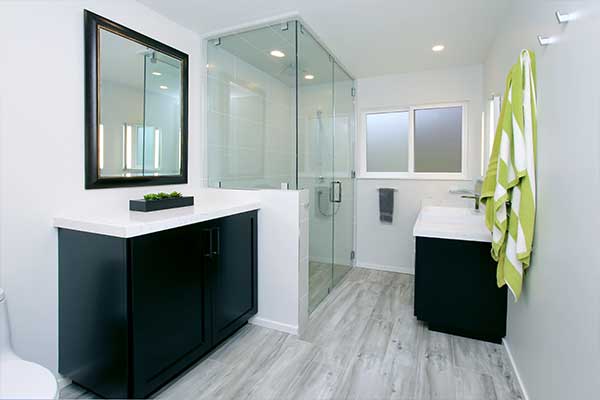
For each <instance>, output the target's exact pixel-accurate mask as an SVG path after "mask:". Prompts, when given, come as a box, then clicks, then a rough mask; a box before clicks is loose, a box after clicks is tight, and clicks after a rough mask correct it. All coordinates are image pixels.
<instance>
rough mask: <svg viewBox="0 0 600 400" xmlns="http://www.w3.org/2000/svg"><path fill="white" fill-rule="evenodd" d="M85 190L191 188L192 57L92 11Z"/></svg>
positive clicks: (87, 65)
mask: <svg viewBox="0 0 600 400" xmlns="http://www.w3.org/2000/svg"><path fill="white" fill-rule="evenodd" d="M84 24H85V187H86V189H100V188H112V187H126V186H150V185H166V184H178V183H187V174H188V157H187V153H188V55H187V54H185V53H183V52H181V51H179V50H176V49H174V48H172V47H170V46H167V45H165V44H163V43H160V42H158V41H156V40H154V39H151V38H149V37H147V36H145V35H142V34H141V33H138V32H136V31H133V30H131V29H129V28H126V27H124V26H122V25H120V24H117V23H116V22H113V21H110V20H108V19H106V18H104V17H101V16H99V15H97V14H94V13H92V12H90V11H88V10H85V11H84Z"/></svg>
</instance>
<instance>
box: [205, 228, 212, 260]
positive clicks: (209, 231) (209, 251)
mask: <svg viewBox="0 0 600 400" xmlns="http://www.w3.org/2000/svg"><path fill="white" fill-rule="evenodd" d="M203 232H204V233H205V234H208V252H207V253H205V254H204V257H208V258H211V257H212V253H213V250H212V248H213V238H212V229H204V230H203ZM203 242H204V241H203ZM204 243H205V244H206V242H204Z"/></svg>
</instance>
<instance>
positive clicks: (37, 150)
mask: <svg viewBox="0 0 600 400" xmlns="http://www.w3.org/2000/svg"><path fill="white" fill-rule="evenodd" d="M84 8H88V9H90V10H91V11H93V12H96V13H98V14H100V15H103V16H105V17H107V18H109V19H112V20H115V21H117V22H119V23H122V24H124V25H125V26H128V27H129V28H132V29H134V30H137V31H139V32H142V33H144V34H146V35H148V36H150V37H153V38H155V39H157V40H159V41H161V42H164V43H166V44H168V45H171V46H173V47H175V48H177V49H179V50H182V51H184V52H186V53H187V54H189V57H190V58H189V62H190V72H189V73H190V75H189V88H190V94H189V95H190V97H189V154H190V158H189V184H187V185H178V186H172V187H164V186H163V187H161V190H163V189H166V190H175V189H176V190H178V191H182V192H184V193H185V192H190V191H192V190H194V189H196V188H200V187H203V186H205V184H206V182H205V180H204V172H205V168H204V150H203V149H204V147H203V145H202V141H203V140H202V138H201V135H200V132H201V131H202V126H201V125H202V120H201V118H202V117H201V115H202V110H203V104H202V96H201V94H202V91H203V90H204V86H203V85H204V81H203V78H202V74H203V71H204V65H205V64H206V62H205V61H204V56H203V53H202V41H201V39H200V38H199V37H198V36H197V35H196V34H194V33H192V32H191V31H189V30H187V29H184V28H182V27H180V26H179V25H177V24H175V23H173V22H171V21H170V20H168V19H166V18H164V17H162V16H160V15H158V14H157V13H155V12H153V11H151V10H149V9H148V8H146V7H145V6H142V5H140V4H138V3H136V2H133V1H126V0H114V1H109V0H105V1H99V0H98V1H94V0H89V1H83V0H82V1H76V0H73V1H58V2H57V1H40V2H33V1H27V2H21V1H11V2H1V3H0V48H1V49H2V52H3V53H4V56H3V57H2V62H0V206H1V207H0V213H1V214H0V221H1V224H0V284H1V285H2V287H3V288H4V289H5V290H6V294H7V296H8V297H7V298H8V305H9V313H10V317H11V324H12V329H13V341H14V346H15V348H16V351H17V352H18V353H19V355H21V356H22V357H24V358H26V359H29V360H32V361H35V362H38V363H40V364H42V365H44V366H46V367H48V368H50V369H51V370H52V371H54V372H56V371H57V353H58V351H57V346H58V332H57V323H58V319H57V318H58V316H57V308H58V305H57V272H58V271H57V234H56V230H55V229H54V228H53V227H52V217H53V216H54V215H56V214H58V213H59V212H60V211H61V210H65V209H68V208H70V207H74V206H78V207H84V208H88V209H89V210H91V211H93V210H94V209H95V208H97V207H127V200H128V199H130V198H135V197H137V196H140V195H141V194H142V193H145V192H148V191H150V190H153V188H148V187H146V188H137V189H135V188H134V189H104V190H88V191H86V190H84V112H83V111H84V109H83V108H84V87H83V82H84V76H83V74H84V59H83V56H84V52H83V9H84ZM156 189H157V188H154V190H156Z"/></svg>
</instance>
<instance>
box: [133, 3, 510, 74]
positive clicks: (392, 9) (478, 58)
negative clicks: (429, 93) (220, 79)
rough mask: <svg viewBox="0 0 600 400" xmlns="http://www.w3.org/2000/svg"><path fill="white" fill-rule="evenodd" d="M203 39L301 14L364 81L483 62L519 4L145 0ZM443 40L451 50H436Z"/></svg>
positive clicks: (344, 63) (338, 56) (340, 58)
mask: <svg viewBox="0 0 600 400" xmlns="http://www.w3.org/2000/svg"><path fill="white" fill-rule="evenodd" d="M139 1H141V2H142V3H144V4H146V5H148V6H149V7H151V8H153V9H155V10H156V11H158V12H160V13H161V14H163V15H165V16H167V17H169V18H170V19H172V20H174V21H176V22H178V23H180V24H181V25H184V26H186V27H188V28H190V29H192V30H194V31H195V32H198V33H199V34H202V35H204V34H207V33H211V32H215V31H223V30H227V29H228V28H232V27H237V26H239V25H243V24H248V23H252V22H253V21H258V20H261V19H262V20H264V19H268V18H271V17H274V16H278V15H282V14H287V13H294V12H297V13H298V14H299V15H300V16H301V17H302V19H304V21H305V22H306V23H307V24H308V25H309V26H310V28H311V29H312V30H313V31H314V32H315V33H316V35H317V36H318V37H319V38H320V40H321V41H323V42H324V44H325V45H326V46H327V47H328V48H329V49H330V50H331V51H332V52H333V53H334V55H335V56H336V58H338V59H339V60H340V62H341V63H342V64H343V65H344V66H346V67H347V69H348V71H349V72H350V73H351V74H353V75H354V76H355V77H356V78H364V77H371V76H378V75H385V74H392V73H401V72H410V71H417V70H426V69H438V68H447V67H453V66H461V65H471V64H479V63H482V62H484V61H485V57H486V55H487V52H488V49H489V47H490V46H491V45H492V42H493V39H494V36H495V33H496V30H497V27H498V26H499V24H500V23H501V21H502V19H503V17H504V16H505V14H506V13H507V12H508V9H509V8H510V6H511V5H512V4H513V2H514V0H254V1H248V0H220V1H215V0H210V1H209V0H169V1H164V0H139ZM438 43H442V44H444V45H445V46H446V50H444V51H443V52H441V53H433V52H432V51H431V47H432V46H433V45H434V44H438Z"/></svg>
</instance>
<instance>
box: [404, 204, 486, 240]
mask: <svg viewBox="0 0 600 400" xmlns="http://www.w3.org/2000/svg"><path fill="white" fill-rule="evenodd" d="M413 235H414V236H419V237H429V238H439V239H452V240H467V241H474V242H489V243H491V241H492V234H491V233H490V231H489V230H488V229H487V227H486V225H485V212H484V211H483V210H481V211H479V212H476V211H475V210H474V209H470V208H459V207H424V208H422V209H421V212H419V216H418V218H417V222H416V223H415V227H414V229H413Z"/></svg>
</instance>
